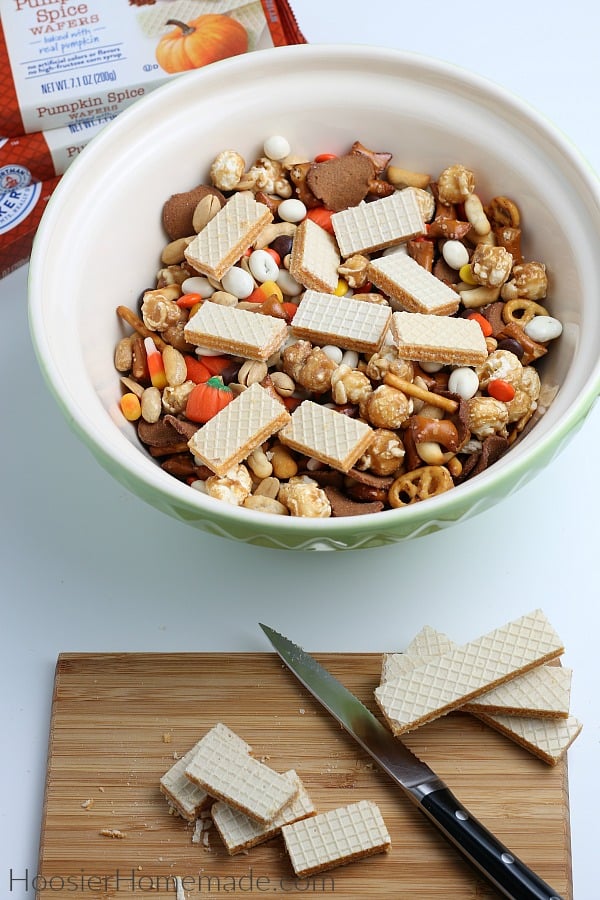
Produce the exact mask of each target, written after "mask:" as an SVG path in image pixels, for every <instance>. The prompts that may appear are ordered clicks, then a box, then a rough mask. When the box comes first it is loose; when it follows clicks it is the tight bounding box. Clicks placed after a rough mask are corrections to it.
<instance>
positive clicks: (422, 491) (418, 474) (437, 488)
mask: <svg viewBox="0 0 600 900" xmlns="http://www.w3.org/2000/svg"><path fill="white" fill-rule="evenodd" d="M452 487H454V482H453V481H452V478H451V476H450V473H449V472H448V469H446V468H444V466H422V467H421V468H420V469H414V471H412V472H407V473H406V474H405V475H400V476H399V477H398V478H396V480H395V481H394V483H393V484H392V486H391V488H390V490H389V494H388V500H389V503H390V505H391V506H393V507H394V509H398V508H399V507H402V506H409V505H410V504H412V503H417V502H418V501H419V500H427V499H429V497H435V496H436V495H437V494H443V493H444V491H449V490H450V488H452Z"/></svg>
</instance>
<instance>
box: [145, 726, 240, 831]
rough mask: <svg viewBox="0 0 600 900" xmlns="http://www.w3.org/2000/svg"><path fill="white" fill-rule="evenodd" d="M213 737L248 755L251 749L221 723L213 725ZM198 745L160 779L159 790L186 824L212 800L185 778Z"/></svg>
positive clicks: (195, 817)
mask: <svg viewBox="0 0 600 900" xmlns="http://www.w3.org/2000/svg"><path fill="white" fill-rule="evenodd" d="M214 731H215V737H216V738H220V739H221V740H222V741H223V742H225V743H229V742H231V743H233V744H235V745H237V746H238V747H239V749H240V750H242V751H243V752H245V753H250V751H251V749H252V748H251V747H250V745H249V744H247V743H246V742H245V741H243V740H242V739H241V738H240V737H238V736H237V734H235V732H233V731H231V730H230V729H229V728H227V726H225V725H222V724H221V723H219V724H217V725H215V728H214ZM197 748H198V744H196V745H195V746H194V747H192V749H191V750H188V752H187V753H186V754H185V756H182V757H181V759H178V760H177V762H176V763H175V764H174V765H172V766H171V768H170V769H169V770H168V771H167V772H165V774H164V775H163V776H162V777H161V778H160V781H159V789H160V791H161V793H162V794H164V796H165V797H166V798H167V800H168V801H169V803H170V804H171V805H172V806H173V807H174V808H175V809H176V810H177V812H178V813H179V815H180V816H182V818H184V819H186V820H187V821H188V822H193V821H194V819H197V818H198V816H199V815H200V813H201V811H202V810H203V809H206V807H207V806H209V805H210V803H211V802H212V798H211V797H209V795H208V794H207V793H206V791H204V790H202V789H201V788H199V787H198V786H197V785H195V784H193V782H191V781H190V780H189V778H187V777H186V774H185V770H186V769H187V767H188V765H189V764H190V762H191V761H192V759H193V757H194V756H195V754H196V751H197Z"/></svg>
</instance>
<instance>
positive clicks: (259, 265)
mask: <svg viewBox="0 0 600 900" xmlns="http://www.w3.org/2000/svg"><path fill="white" fill-rule="evenodd" d="M248 266H249V267H250V271H251V272H252V274H253V275H254V277H255V278H256V280H257V281H260V282H261V284H262V282H263V281H277V278H278V276H279V266H278V265H277V263H276V262H275V260H274V259H273V257H272V256H271V254H270V253H267V251H266V250H254V252H253V253H251V254H250V257H249V259H248Z"/></svg>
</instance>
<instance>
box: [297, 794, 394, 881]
mask: <svg viewBox="0 0 600 900" xmlns="http://www.w3.org/2000/svg"><path fill="white" fill-rule="evenodd" d="M281 833H282V834H283V838H284V841H285V845H286V849H287V851H288V853H289V856H290V859H291V862H292V866H293V868H294V872H295V873H296V875H298V876H300V877H306V876H308V875H314V874H315V873H317V872H324V871H325V870H326V869H332V868H334V867H335V866H340V865H345V864H346V863H349V862H353V860H356V859H363V858H364V857H365V856H373V855H374V854H375V853H383V852H384V851H386V850H389V848H390V846H391V841H390V836H389V834H388V830H387V828H386V826H385V822H384V821H383V817H382V815H381V812H380V810H379V807H378V806H377V804H376V803H373V802H372V801H370V800H360V801H359V802H358V803H351V804H350V805H349V806H342V807H339V808H338V809H332V810H330V811H329V812H326V813H320V814H319V815H318V816H312V817H311V818H309V819H303V820H302V821H300V822H295V823H294V824H293V825H285V826H284V827H283V828H282V829H281Z"/></svg>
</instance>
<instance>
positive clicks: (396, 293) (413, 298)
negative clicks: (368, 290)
mask: <svg viewBox="0 0 600 900" xmlns="http://www.w3.org/2000/svg"><path fill="white" fill-rule="evenodd" d="M367 278H368V280H369V281H372V282H373V284H374V285H376V286H377V287H378V288H379V289H380V290H382V291H383V293H384V294H386V295H387V296H388V297H389V298H390V306H391V307H392V309H394V310H402V309H405V310H408V311H409V312H418V313H426V314H427V313H429V314H432V315H436V316H441V315H444V316H448V315H451V314H452V313H454V312H456V310H457V309H458V306H459V304H460V297H459V295H458V294H457V293H456V291H453V290H452V288H451V287H448V285H447V284H444V282H443V281H440V279H439V278H436V277H435V275H432V274H431V272H428V271H427V269H425V268H423V266H421V265H419V263H418V262H416V261H415V260H414V259H413V258H412V257H411V256H408V254H405V253H392V254H390V255H389V256H382V257H380V258H379V259H374V260H372V261H371V262H370V263H369V265H368V266H367Z"/></svg>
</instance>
